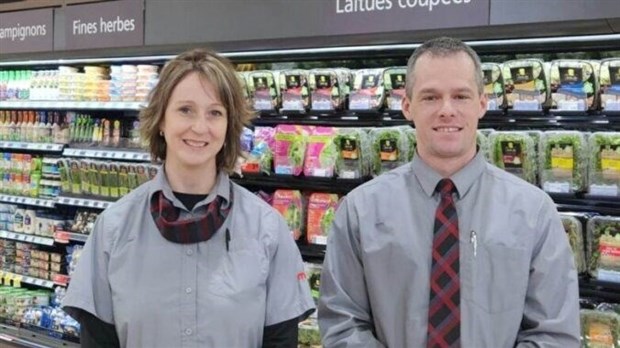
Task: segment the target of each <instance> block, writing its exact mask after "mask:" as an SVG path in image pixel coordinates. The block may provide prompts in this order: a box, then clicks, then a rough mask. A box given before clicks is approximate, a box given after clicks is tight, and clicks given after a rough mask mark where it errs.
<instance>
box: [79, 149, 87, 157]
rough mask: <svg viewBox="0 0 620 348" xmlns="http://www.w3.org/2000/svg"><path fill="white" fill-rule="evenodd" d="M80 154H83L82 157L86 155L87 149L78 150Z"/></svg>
mask: <svg viewBox="0 0 620 348" xmlns="http://www.w3.org/2000/svg"><path fill="white" fill-rule="evenodd" d="M78 156H82V157H84V156H86V151H84V150H82V151H80V152H78Z"/></svg>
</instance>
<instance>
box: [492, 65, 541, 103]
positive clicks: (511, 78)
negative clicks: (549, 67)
mask: <svg viewBox="0 0 620 348" xmlns="http://www.w3.org/2000/svg"><path fill="white" fill-rule="evenodd" d="M502 68H503V77H504V90H505V91H506V102H507V106H508V108H511V109H513V110H520V111H541V110H542V108H543V106H544V105H546V104H547V102H548V99H549V88H548V83H547V78H546V75H545V68H544V66H543V61H542V60H539V59H519V60H510V61H507V62H504V63H503V64H502Z"/></svg>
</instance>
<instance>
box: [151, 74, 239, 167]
mask: <svg viewBox="0 0 620 348" xmlns="http://www.w3.org/2000/svg"><path fill="white" fill-rule="evenodd" d="M227 126H228V112H227V110H226V108H225V107H224V105H223V104H222V102H221V101H220V98H219V96H218V95H217V93H216V91H215V88H214V87H213V85H212V84H211V82H209V81H208V80H207V79H205V78H202V77H200V75H199V74H198V73H196V72H192V73H190V74H189V75H187V76H186V77H184V78H183V79H182V80H181V81H180V82H179V83H178V84H177V85H176V87H175V88H174V90H173V91H172V94H171V96H170V100H169V101H168V106H167V108H166V110H165V114H164V119H163V121H162V123H161V125H160V130H161V131H162V132H163V133H164V138H165V139H166V170H189V171H194V172H198V171H200V172H203V171H214V172H215V171H216V170H217V166H216V156H217V154H218V153H219V152H220V150H221V149H222V147H223V146H224V141H225V140H226V129H227Z"/></svg>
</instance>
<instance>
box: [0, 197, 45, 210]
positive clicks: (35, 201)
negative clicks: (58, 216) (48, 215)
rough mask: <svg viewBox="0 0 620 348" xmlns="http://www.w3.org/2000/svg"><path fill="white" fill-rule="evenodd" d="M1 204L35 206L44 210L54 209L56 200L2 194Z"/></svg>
mask: <svg viewBox="0 0 620 348" xmlns="http://www.w3.org/2000/svg"><path fill="white" fill-rule="evenodd" d="M0 202H4V203H13V204H25V205H34V206H37V207H44V208H53V207H54V204H55V202H54V200H52V199H44V198H33V197H25V196H14V195H7V194H0Z"/></svg>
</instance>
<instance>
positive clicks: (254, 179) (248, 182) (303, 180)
mask: <svg viewBox="0 0 620 348" xmlns="http://www.w3.org/2000/svg"><path fill="white" fill-rule="evenodd" d="M231 179H232V180H233V181H234V182H236V183H237V184H239V185H241V186H243V187H246V188H250V189H255V188H258V189H261V188H263V189H264V188H271V189H289V190H311V191H317V192H329V193H341V194H346V193H348V192H349V191H351V190H353V189H354V188H356V187H357V186H359V185H361V184H363V183H364V182H365V181H367V179H336V178H321V177H304V176H292V175H278V174H272V175H254V174H244V175H243V177H237V176H234V177H231Z"/></svg>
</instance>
